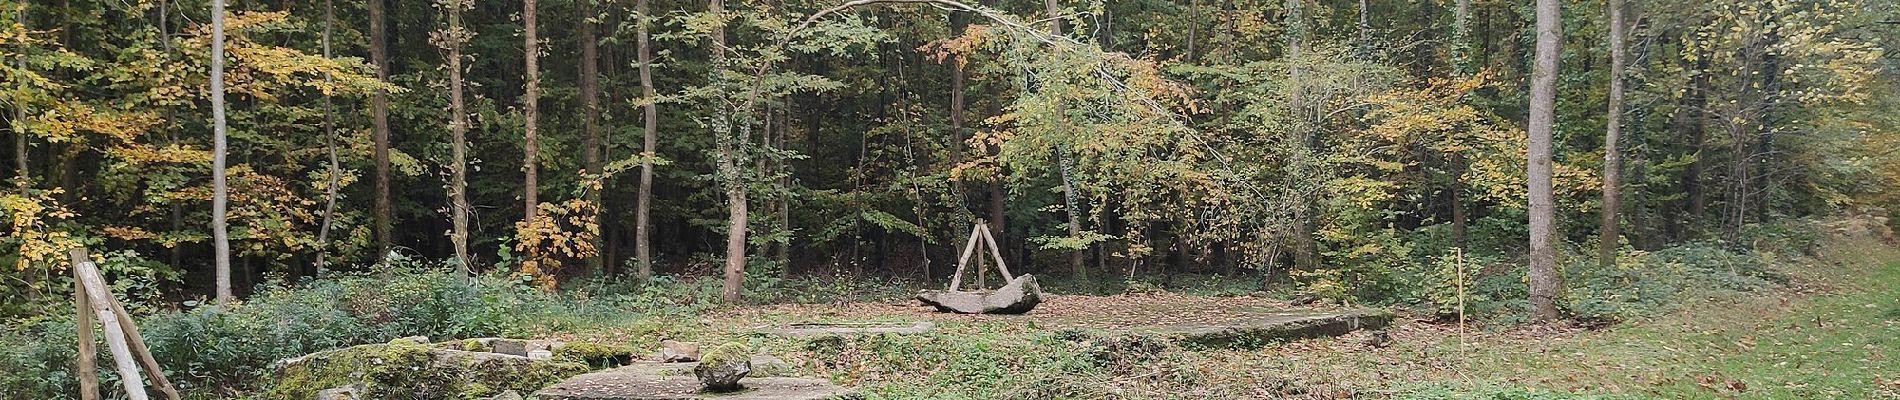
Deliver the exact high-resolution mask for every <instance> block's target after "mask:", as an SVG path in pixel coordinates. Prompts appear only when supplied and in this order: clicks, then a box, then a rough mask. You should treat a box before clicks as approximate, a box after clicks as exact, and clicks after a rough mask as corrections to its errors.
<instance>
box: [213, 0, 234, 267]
mask: <svg viewBox="0 0 1900 400" xmlns="http://www.w3.org/2000/svg"><path fill="white" fill-rule="evenodd" d="M211 121H212V128H211V236H212V239H211V240H212V246H213V251H214V257H215V258H214V259H215V260H216V261H215V262H216V265H217V273H218V283H217V285H218V287H217V296H218V304H220V305H223V304H230V303H231V301H232V300H235V299H234V298H233V296H232V295H231V237H230V232H229V227H227V226H226V225H225V221H224V217H225V208H226V207H227V206H226V204H225V203H226V202H228V201H229V198H230V193H229V189H228V188H227V187H226V186H225V182H224V172H225V171H224V153H225V127H224V0H211Z"/></svg>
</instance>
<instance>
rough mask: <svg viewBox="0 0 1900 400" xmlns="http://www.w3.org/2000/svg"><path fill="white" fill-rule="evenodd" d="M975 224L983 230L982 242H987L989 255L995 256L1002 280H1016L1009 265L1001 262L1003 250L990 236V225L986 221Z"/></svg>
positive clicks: (994, 238)
mask: <svg viewBox="0 0 1900 400" xmlns="http://www.w3.org/2000/svg"><path fill="white" fill-rule="evenodd" d="M976 226H977V227H978V228H981V229H982V230H983V242H984V243H988V244H989V247H990V257H995V258H996V269H997V270H999V271H1003V280H1004V281H1013V280H1016V275H1015V274H1011V273H1009V265H1008V264H1004V263H1003V250H1002V249H999V248H998V247H999V246H997V245H996V237H995V236H990V225H989V224H986V223H977V224H976Z"/></svg>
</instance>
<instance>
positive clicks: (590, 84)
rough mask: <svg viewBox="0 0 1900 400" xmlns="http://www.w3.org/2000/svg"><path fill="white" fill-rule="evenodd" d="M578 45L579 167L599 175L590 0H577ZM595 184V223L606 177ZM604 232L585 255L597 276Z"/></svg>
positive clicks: (591, 198)
mask: <svg viewBox="0 0 1900 400" xmlns="http://www.w3.org/2000/svg"><path fill="white" fill-rule="evenodd" d="M578 3H579V7H576V8H578V9H579V10H580V21H579V23H580V41H581V43H580V45H581V60H580V61H581V79H580V81H581V167H582V168H585V169H586V170H587V171H586V172H585V174H593V175H600V174H601V172H603V171H602V170H601V163H600V43H599V42H600V38H598V37H596V35H595V33H594V24H595V23H594V18H595V17H596V15H595V11H594V2H593V0H579V1H578ZM599 179H600V180H601V182H599V183H598V184H599V186H598V187H592V188H588V189H587V202H588V203H592V204H593V205H594V207H596V208H595V214H594V215H595V220H596V224H597V225H596V226H599V224H598V221H599V216H600V215H602V214H603V213H604V211H605V210H606V209H607V205H606V204H604V203H601V196H600V192H601V191H603V190H606V187H607V182H606V177H605V176H601V177H600V178H599ZM604 237H605V235H601V234H598V232H596V234H595V235H594V238H593V242H594V250H595V252H594V255H592V256H588V257H587V270H588V271H591V272H592V273H594V274H596V275H598V274H601V273H602V272H604V271H603V269H605V268H604V267H605V264H604V262H603V259H602V258H601V254H602V253H601V250H603V249H604V248H605V247H606V241H605V240H603V239H602V238H604Z"/></svg>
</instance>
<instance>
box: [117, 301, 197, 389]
mask: <svg viewBox="0 0 1900 400" xmlns="http://www.w3.org/2000/svg"><path fill="white" fill-rule="evenodd" d="M106 301H110V302H112V314H113V315H116V316H118V317H119V325H121V326H123V327H125V336H126V338H125V339H126V340H125V342H126V344H130V345H132V355H133V356H136V357H138V360H139V366H140V367H143V368H145V374H146V375H150V376H151V377H152V386H153V387H157V388H158V391H159V393H162V394H164V395H165V398H166V399H168V400H181V396H179V394H178V388H177V387H173V386H172V381H171V380H170V379H166V378H165V370H164V369H160V368H159V367H158V359H157V358H154V357H152V349H149V348H146V347H145V335H144V334H142V333H139V326H138V324H137V323H134V322H132V314H131V313H128V312H125V306H123V305H120V304H119V300H118V299H106Z"/></svg>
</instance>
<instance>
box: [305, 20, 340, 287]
mask: <svg viewBox="0 0 1900 400" xmlns="http://www.w3.org/2000/svg"><path fill="white" fill-rule="evenodd" d="M335 26H336V7H335V5H334V4H331V0H323V58H330V56H331V54H330V31H331V30H333V29H335ZM330 80H331V77H330V73H328V72H325V73H324V74H323V83H324V84H326V85H327V84H329V83H330ZM323 149H324V152H325V153H326V154H328V155H329V156H330V170H329V177H328V179H326V180H325V185H324V191H323V223H322V225H320V226H318V228H317V263H316V265H313V266H312V267H313V268H312V269H311V271H310V275H311V276H317V277H321V276H323V266H324V265H325V260H324V256H325V255H327V254H328V253H329V251H328V250H329V247H330V224H331V223H332V222H334V220H335V218H334V217H335V216H336V191H337V186H338V185H339V184H340V183H341V182H338V180H340V179H342V176H343V165H342V164H341V163H340V162H338V161H337V155H336V108H335V107H334V106H332V104H331V100H330V96H329V95H324V96H323Z"/></svg>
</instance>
